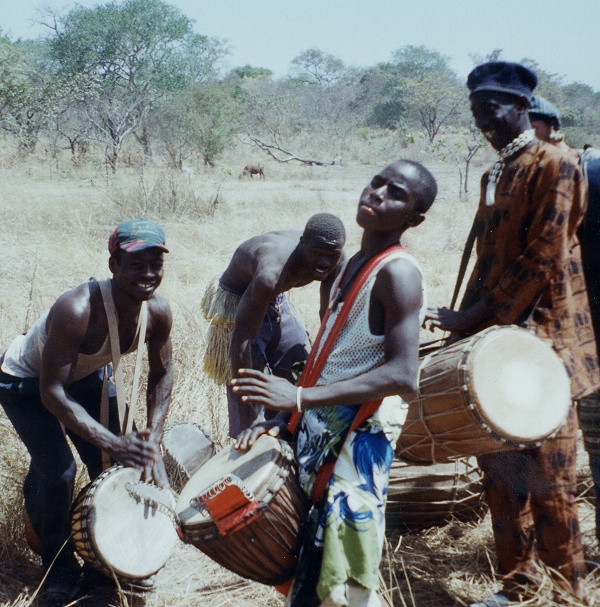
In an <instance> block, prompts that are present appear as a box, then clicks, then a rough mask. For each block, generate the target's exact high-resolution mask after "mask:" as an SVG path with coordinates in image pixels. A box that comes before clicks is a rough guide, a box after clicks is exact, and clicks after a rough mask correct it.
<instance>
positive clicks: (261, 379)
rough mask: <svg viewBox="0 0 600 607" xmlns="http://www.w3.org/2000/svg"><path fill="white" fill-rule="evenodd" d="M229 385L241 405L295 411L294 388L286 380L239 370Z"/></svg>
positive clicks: (258, 372)
mask: <svg viewBox="0 0 600 607" xmlns="http://www.w3.org/2000/svg"><path fill="white" fill-rule="evenodd" d="M231 385H232V387H233V391H234V392H235V393H236V394H239V395H240V396H241V399H242V402H243V403H256V404H257V405H264V406H265V407H266V408H267V409H272V410H274V411H283V412H287V413H291V412H292V411H295V410H296V386H294V384H291V383H290V382H289V381H287V379H283V378H281V377H276V376H275V375H267V374H265V373H261V372H260V371H254V370H252V369H240V370H239V377H237V378H236V379H233V380H232V381H231Z"/></svg>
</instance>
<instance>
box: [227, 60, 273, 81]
mask: <svg viewBox="0 0 600 607" xmlns="http://www.w3.org/2000/svg"><path fill="white" fill-rule="evenodd" d="M228 77H229V78H233V79H238V80H252V79H254V78H266V79H268V78H272V77H273V72H272V71H271V70H269V69H267V68H266V67H253V66H252V65H250V64H249V63H246V65H244V66H243V67H234V68H233V69H232V70H231V71H230V72H229V74H228Z"/></svg>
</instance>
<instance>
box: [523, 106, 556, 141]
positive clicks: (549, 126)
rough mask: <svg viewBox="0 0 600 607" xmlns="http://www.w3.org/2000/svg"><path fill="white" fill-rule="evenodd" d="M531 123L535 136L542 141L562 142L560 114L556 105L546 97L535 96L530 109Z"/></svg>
mask: <svg viewBox="0 0 600 607" xmlns="http://www.w3.org/2000/svg"><path fill="white" fill-rule="evenodd" d="M529 122H531V126H532V127H533V128H534V129H535V136H536V137H537V138H538V139H539V140H540V141H547V142H549V143H556V142H557V141H562V139H563V135H562V133H559V131H560V113H559V111H558V109H557V108H556V106H555V105H553V104H552V103H550V102H549V101H548V100H547V99H544V97H540V96H539V95H534V96H533V98H532V100H531V107H530V108H529Z"/></svg>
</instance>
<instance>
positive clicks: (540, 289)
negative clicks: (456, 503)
mask: <svg viewBox="0 0 600 607" xmlns="http://www.w3.org/2000/svg"><path fill="white" fill-rule="evenodd" d="M536 84H537V77H536V76H535V74H534V73H533V72H531V71H530V70H528V69H527V68H525V67H524V66H521V65H518V64H512V63H505V62H492V63H487V64H484V65H481V66H479V67H477V68H475V69H474V70H473V71H472V72H471V74H470V75H469V79H468V81H467V86H468V87H469V89H470V91H471V96H470V99H471V111H472V113H473V116H474V118H475V122H476V124H477V127H478V128H479V129H480V130H481V131H482V133H483V134H484V136H485V137H486V139H487V140H488V141H489V142H490V144H491V145H492V146H493V147H494V149H496V150H497V151H498V152H499V154H500V159H501V160H500V161H499V162H497V163H496V164H495V165H494V167H492V169H491V170H490V171H487V172H486V173H485V174H484V175H483V177H482V180H481V201H480V205H479V208H478V210H477V215H476V219H475V224H476V233H477V249H476V250H477V261H476V265H475V267H474V269H473V272H472V274H471V277H470V279H469V281H468V284H467V288H466V291H465V296H464V298H463V301H462V304H461V307H460V310H459V311H453V310H448V309H446V308H439V309H430V311H429V314H428V315H429V318H430V319H431V320H432V324H433V326H436V327H439V328H441V329H443V330H447V331H452V332H454V333H456V334H459V335H463V336H464V335H471V334H473V333H476V332H477V331H480V330H481V329H484V328H486V327H489V326H492V325H509V324H523V323H525V322H527V323H528V327H529V329H530V330H532V331H533V332H534V333H535V334H536V335H538V336H539V337H540V338H542V339H544V340H546V341H548V342H549V343H550V344H551V345H552V346H553V347H554V349H555V350H556V352H557V353H558V354H559V356H560V357H561V358H562V360H563V362H564V363H565V366H566V368H567V371H568V373H569V376H570V379H571V393H572V398H573V400H575V399H577V398H579V397H581V396H584V395H586V394H589V393H591V392H592V391H594V390H595V389H597V387H598V386H599V385H600V374H599V370H598V360H597V356H596V351H595V341H594V332H593V328H592V324H591V319H590V311H589V304H588V299H587V292H586V289H585V282H584V279H583V271H582V267H581V253H580V247H579V241H578V239H577V234H576V230H577V227H578V226H579V224H580V223H581V221H582V219H583V213H584V210H585V186H584V181H583V177H582V174H581V172H580V170H579V168H578V166H577V162H576V161H575V160H574V159H572V158H570V157H569V156H568V155H566V154H564V153H562V152H561V151H559V150H557V149H556V148H555V147H554V146H551V145H549V144H547V143H543V142H540V141H538V140H537V139H535V137H534V136H533V133H532V132H530V124H529V117H528V107H529V103H530V100H531V93H532V90H533V88H534V87H535V85H536ZM576 431H577V419H576V412H575V409H574V408H572V410H571V411H570V413H569V416H568V419H567V421H566V423H565V424H564V426H563V427H562V429H561V430H560V431H559V433H558V434H557V435H556V436H555V437H554V438H552V439H550V440H548V441H546V442H545V443H544V444H543V445H541V446H540V447H537V448H534V449H527V450H523V451H516V450H515V451H507V452H503V453H493V454H488V455H485V456H482V457H480V458H479V464H480V466H481V468H482V470H483V471H484V477H485V485H486V495H487V500H488V503H489V506H490V511H491V516H492V523H493V529H494V539H495V546H496V554H497V557H498V571H499V573H500V574H501V576H502V582H503V588H502V591H501V592H500V593H498V594H495V595H493V596H492V597H490V598H489V599H487V600H485V601H483V602H481V603H475V604H474V605H475V606H477V607H496V606H499V605H507V604H509V603H510V601H511V600H515V599H517V598H518V597H519V595H521V594H523V593H524V592H525V591H526V590H527V586H534V587H535V586H536V582H537V580H538V579H539V574H538V571H537V567H536V561H535V549H536V547H537V553H538V555H539V557H540V559H541V560H542V562H543V563H544V564H545V565H546V566H548V567H550V568H551V570H554V571H555V572H558V574H557V575H555V576H554V579H555V582H556V584H557V585H558V586H559V587H561V588H562V589H564V590H566V591H567V592H569V593H572V594H573V595H575V596H577V597H579V598H585V590H584V588H583V585H582V581H581V578H582V576H583V573H584V563H583V549H582V545H581V538H580V532H579V522H578V515H577V506H576V504H575V495H574V490H575V484H576V439H577V435H576Z"/></svg>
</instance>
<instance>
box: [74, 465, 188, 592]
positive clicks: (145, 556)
mask: <svg viewBox="0 0 600 607" xmlns="http://www.w3.org/2000/svg"><path fill="white" fill-rule="evenodd" d="M140 478H141V471H140V470H138V469H137V468H124V467H123V466H112V467H110V468H108V469H107V470H105V471H104V472H103V473H102V474H100V476H98V478H96V480H94V481H93V482H92V483H90V484H89V485H87V486H86V487H84V488H83V489H82V490H81V492H80V494H79V496H78V497H77V499H76V500H75V502H74V503H73V508H72V518H71V536H72V538H73V543H74V544H75V549H76V550H77V553H78V554H79V556H81V558H82V559H83V560H84V561H85V562H86V563H87V564H88V565H90V566H92V567H94V568H95V569H96V570H98V571H100V572H102V573H104V574H105V575H107V576H109V577H112V575H113V574H114V575H116V576H117V578H119V579H120V580H122V581H130V582H135V581H139V580H143V579H146V578H149V577H150V576H152V575H154V574H155V573H156V572H157V571H159V570H160V569H162V567H163V566H164V565H165V563H166V562H167V559H168V558H169V557H170V556H171V554H172V552H173V550H174V549H175V544H176V542H177V541H178V536H177V531H176V521H175V516H174V507H175V500H174V498H173V496H172V494H171V492H170V491H165V490H163V489H160V488H159V487H157V486H155V485H150V484H148V483H144V482H141V481H140Z"/></svg>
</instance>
